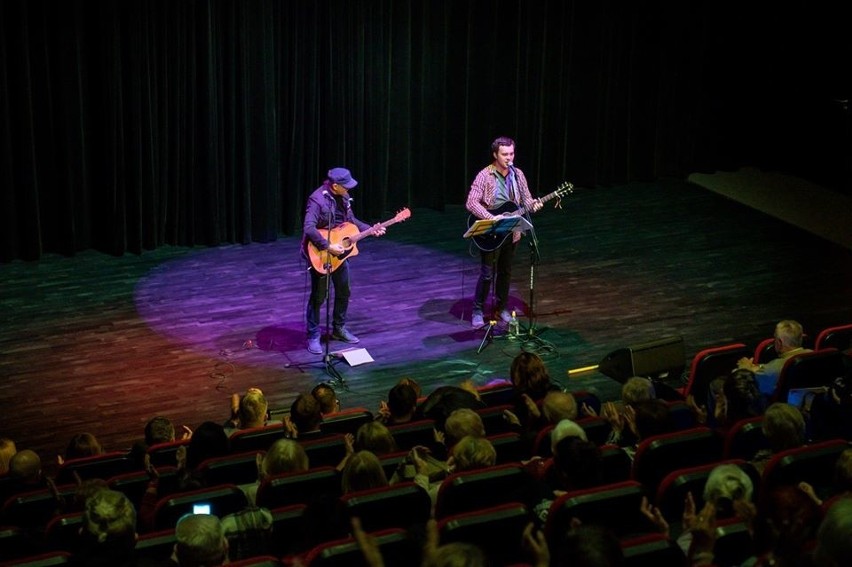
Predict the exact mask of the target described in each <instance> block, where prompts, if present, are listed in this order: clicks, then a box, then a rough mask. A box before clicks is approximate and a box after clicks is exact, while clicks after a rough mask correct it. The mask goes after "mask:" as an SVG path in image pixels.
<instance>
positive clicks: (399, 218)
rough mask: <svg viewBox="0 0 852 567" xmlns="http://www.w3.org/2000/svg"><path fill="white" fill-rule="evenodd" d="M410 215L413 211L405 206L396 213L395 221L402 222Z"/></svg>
mask: <svg viewBox="0 0 852 567" xmlns="http://www.w3.org/2000/svg"><path fill="white" fill-rule="evenodd" d="M410 216H411V211H409V210H408V207H405V208H404V209H402V210H401V211H399V212H398V213H396V215H394V217H393V222H402V221H405V220H408V218H409V217H410Z"/></svg>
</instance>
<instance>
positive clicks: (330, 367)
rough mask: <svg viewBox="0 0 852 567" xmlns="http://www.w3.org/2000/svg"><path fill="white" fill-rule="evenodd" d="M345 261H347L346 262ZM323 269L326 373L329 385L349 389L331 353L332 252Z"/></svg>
mask: <svg viewBox="0 0 852 567" xmlns="http://www.w3.org/2000/svg"><path fill="white" fill-rule="evenodd" d="M328 196H329V197H331V202H332V206H331V208H330V209H329V210H328V219H327V222H328V225H327V226H328V235H327V236H326V240H327V241H328V245H329V246H331V225H332V223H333V222H334V209H335V207H337V202H336V201H335V199H334V196H332V195H331V194H328ZM344 261H345V260H344ZM323 269H324V270H325V332H326V334H327V338H326V341H325V355H324V356H323V358H322V361H323V365H324V370H325V373H326V374H327V375H328V376H329V377H330V378H331V381H330V382H329V385H330V386H331V387H332V388H334V389H336V388H337V387H340V388H343V389H348V387H347V385H346V380H344V379H343V375H341V374H340V372H339V371H338V370H337V368H335V367H334V363H333V360H332V359H333V358H334V357H332V356H331V354H330V353H329V347H330V344H331V335H332V330H331V273H332V271H331V251H329V250H326V257H325V263H324V264H323Z"/></svg>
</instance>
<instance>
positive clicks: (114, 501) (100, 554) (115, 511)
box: [70, 488, 136, 567]
mask: <svg viewBox="0 0 852 567" xmlns="http://www.w3.org/2000/svg"><path fill="white" fill-rule="evenodd" d="M135 547H136V510H135V509H134V507H133V504H132V503H131V502H130V500H128V499H127V496H125V495H124V494H123V493H121V492H118V491H116V490H109V489H105V488H102V489H100V490H96V491H95V492H94V493H93V494H91V495H90V496H89V498H88V499H87V500H86V502H85V505H84V510H83V519H82V522H81V525H80V535H79V538H78V540H77V542H76V546H75V549H74V550H73V553H72V556H71V561H70V562H71V564H73V565H85V566H87V567H100V566H103V567H120V566H125V565H126V566H132V565H135V564H136V558H135V553H134V549H135Z"/></svg>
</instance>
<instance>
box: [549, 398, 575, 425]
mask: <svg viewBox="0 0 852 567" xmlns="http://www.w3.org/2000/svg"><path fill="white" fill-rule="evenodd" d="M541 413H542V416H543V417H544V425H550V424H556V423H559V422H560V421H562V420H563V419H570V420H574V421H576V419H577V400H576V399H575V398H574V394H572V393H570V392H563V391H561V390H553V391H550V392H548V393H547V394H546V395H545V396H544V400H543V401H542V402H541Z"/></svg>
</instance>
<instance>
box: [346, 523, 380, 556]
mask: <svg viewBox="0 0 852 567" xmlns="http://www.w3.org/2000/svg"><path fill="white" fill-rule="evenodd" d="M351 524H352V535H353V536H354V537H355V541H357V542H358V547H359V548H360V549H361V553H362V555H363V556H364V562H365V563H366V564H367V567H384V565H385V560H384V558H383V557H382V550H381V549H379V544H378V543H377V542H376V538H374V537H373V536H371V535H370V534H368V533H367V532H365V531H364V529H363V528H362V527H361V519H360V518H357V517H353V518H352V520H351Z"/></svg>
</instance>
